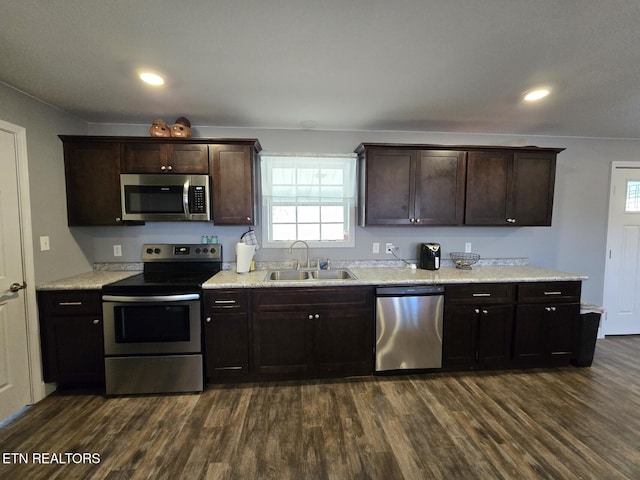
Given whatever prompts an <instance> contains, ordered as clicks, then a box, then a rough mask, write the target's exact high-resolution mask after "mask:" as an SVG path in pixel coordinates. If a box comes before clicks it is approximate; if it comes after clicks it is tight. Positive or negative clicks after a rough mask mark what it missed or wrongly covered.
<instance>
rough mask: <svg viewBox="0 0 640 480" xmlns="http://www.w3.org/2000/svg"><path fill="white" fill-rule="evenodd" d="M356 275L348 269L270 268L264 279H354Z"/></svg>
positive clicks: (281, 280)
mask: <svg viewBox="0 0 640 480" xmlns="http://www.w3.org/2000/svg"><path fill="white" fill-rule="evenodd" d="M355 278H356V276H355V275H354V274H353V272H351V271H350V270H347V269H345V268H340V269H337V270H270V271H269V272H267V277H266V280H272V281H276V282H286V281H289V282H292V281H301V280H354V279H355Z"/></svg>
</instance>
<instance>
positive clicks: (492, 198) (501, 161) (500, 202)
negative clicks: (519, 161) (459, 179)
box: [464, 151, 513, 225]
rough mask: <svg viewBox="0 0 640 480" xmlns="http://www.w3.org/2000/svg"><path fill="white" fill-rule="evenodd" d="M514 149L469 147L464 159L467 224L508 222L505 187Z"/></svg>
mask: <svg viewBox="0 0 640 480" xmlns="http://www.w3.org/2000/svg"><path fill="white" fill-rule="evenodd" d="M512 165H513V153H512V152H504V151H475V152H474V151H470V152H469V154H468V159H467V198H466V203H465V220H464V223H465V224H466V225H510V224H511V222H508V221H507V219H508V218H510V217H508V214H507V196H508V191H507V187H508V185H509V180H510V178H511V168H512Z"/></svg>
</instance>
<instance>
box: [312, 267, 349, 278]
mask: <svg viewBox="0 0 640 480" xmlns="http://www.w3.org/2000/svg"><path fill="white" fill-rule="evenodd" d="M311 276H312V277H313V278H315V279H317V280H353V279H355V278H356V276H355V275H354V274H353V273H351V271H349V270H347V269H344V268H343V269H338V270H314V271H312V272H311Z"/></svg>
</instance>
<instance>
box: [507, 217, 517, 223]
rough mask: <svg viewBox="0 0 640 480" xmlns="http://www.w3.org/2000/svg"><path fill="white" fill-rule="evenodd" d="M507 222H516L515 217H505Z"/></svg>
mask: <svg viewBox="0 0 640 480" xmlns="http://www.w3.org/2000/svg"><path fill="white" fill-rule="evenodd" d="M507 223H516V219H515V218H507Z"/></svg>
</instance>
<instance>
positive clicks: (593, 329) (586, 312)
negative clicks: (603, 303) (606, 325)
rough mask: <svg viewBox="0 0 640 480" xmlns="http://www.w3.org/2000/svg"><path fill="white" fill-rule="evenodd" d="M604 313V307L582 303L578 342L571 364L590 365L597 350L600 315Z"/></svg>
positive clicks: (577, 334) (577, 365) (577, 333)
mask: <svg viewBox="0 0 640 480" xmlns="http://www.w3.org/2000/svg"><path fill="white" fill-rule="evenodd" d="M602 313H604V311H603V310H602V307H600V306H598V305H593V304H590V303H583V304H581V305H580V321H579V324H578V328H577V332H576V343H575V348H574V349H573V358H572V359H571V364H572V365H574V366H576V367H590V366H591V364H592V363H593V354H594V352H595V350H596V339H597V337H598V327H599V326H600V317H601V315H602Z"/></svg>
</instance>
